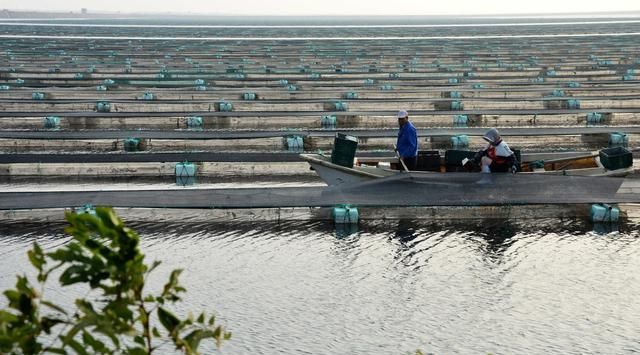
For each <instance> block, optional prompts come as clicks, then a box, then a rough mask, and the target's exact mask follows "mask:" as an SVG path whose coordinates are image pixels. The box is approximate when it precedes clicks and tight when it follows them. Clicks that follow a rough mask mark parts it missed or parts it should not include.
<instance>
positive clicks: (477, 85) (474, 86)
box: [471, 84, 484, 89]
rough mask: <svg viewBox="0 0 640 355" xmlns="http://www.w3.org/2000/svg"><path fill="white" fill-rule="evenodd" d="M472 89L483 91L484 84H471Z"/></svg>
mask: <svg viewBox="0 0 640 355" xmlns="http://www.w3.org/2000/svg"><path fill="white" fill-rule="evenodd" d="M471 88H472V89H484V84H472V85H471Z"/></svg>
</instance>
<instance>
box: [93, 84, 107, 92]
mask: <svg viewBox="0 0 640 355" xmlns="http://www.w3.org/2000/svg"><path fill="white" fill-rule="evenodd" d="M96 91H107V87H106V86H105V85H98V86H96Z"/></svg>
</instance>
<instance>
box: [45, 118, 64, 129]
mask: <svg viewBox="0 0 640 355" xmlns="http://www.w3.org/2000/svg"><path fill="white" fill-rule="evenodd" d="M42 125H43V126H44V128H46V129H55V128H58V127H59V126H60V117H58V116H47V117H45V118H44V120H43V122H42Z"/></svg>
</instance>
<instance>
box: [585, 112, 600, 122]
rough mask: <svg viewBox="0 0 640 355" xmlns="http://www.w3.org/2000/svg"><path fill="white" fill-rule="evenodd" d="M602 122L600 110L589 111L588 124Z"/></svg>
mask: <svg viewBox="0 0 640 355" xmlns="http://www.w3.org/2000/svg"><path fill="white" fill-rule="evenodd" d="M600 123H602V114H601V113H599V112H589V113H587V124H589V125H594V124H600Z"/></svg>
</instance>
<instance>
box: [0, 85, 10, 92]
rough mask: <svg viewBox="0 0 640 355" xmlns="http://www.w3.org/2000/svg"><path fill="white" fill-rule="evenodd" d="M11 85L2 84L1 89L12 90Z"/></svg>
mask: <svg viewBox="0 0 640 355" xmlns="http://www.w3.org/2000/svg"><path fill="white" fill-rule="evenodd" d="M10 89H11V87H10V86H9V85H0V91H7V90H10Z"/></svg>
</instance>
